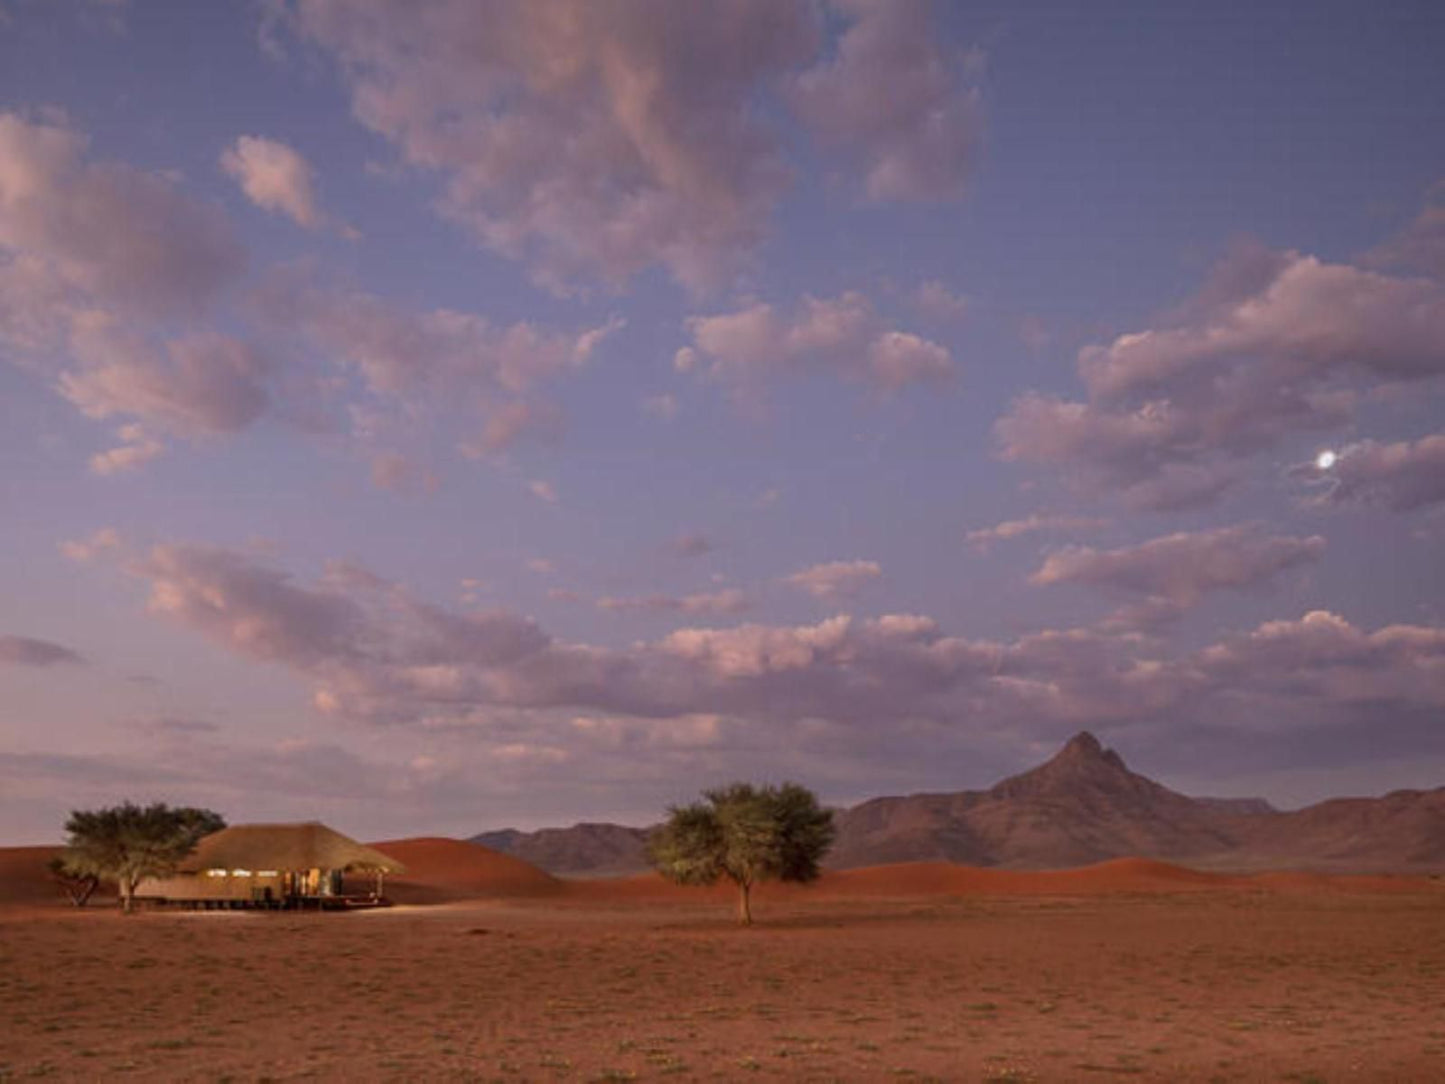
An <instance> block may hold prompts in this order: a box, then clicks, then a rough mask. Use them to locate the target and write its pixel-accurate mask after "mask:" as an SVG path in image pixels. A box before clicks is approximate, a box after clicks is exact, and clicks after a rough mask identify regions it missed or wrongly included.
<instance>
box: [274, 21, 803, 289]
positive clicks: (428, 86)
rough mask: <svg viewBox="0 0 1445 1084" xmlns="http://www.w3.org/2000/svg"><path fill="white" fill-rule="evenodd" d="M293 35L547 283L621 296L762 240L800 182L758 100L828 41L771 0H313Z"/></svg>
mask: <svg viewBox="0 0 1445 1084" xmlns="http://www.w3.org/2000/svg"><path fill="white" fill-rule="evenodd" d="M294 26H295V28H296V29H297V30H298V32H299V33H300V34H301V35H302V36H304V37H305V38H307V39H309V40H311V41H314V42H316V43H318V44H319V45H321V46H322V47H323V48H325V49H326V50H328V51H330V52H331V53H332V54H334V55H335V56H336V57H337V59H338V60H339V62H340V67H341V70H342V72H343V76H344V78H345V80H346V83H347V85H348V87H349V89H350V92H351V96H352V109H353V112H354V113H355V115H356V116H357V118H358V119H359V120H360V121H361V122H362V123H363V124H365V125H366V126H368V127H369V128H371V129H372V130H374V131H376V132H377V133H379V134H380V135H382V136H384V137H385V138H387V139H388V140H390V141H391V142H392V143H394V144H395V145H396V147H397V148H398V150H399V151H400V153H401V155H402V157H403V158H404V159H405V160H406V161H407V162H408V163H409V164H410V165H413V166H416V167H418V168H420V169H424V170H428V171H432V172H435V173H436V174H438V175H439V176H440V177H441V178H442V180H443V182H444V190H443V196H442V207H443V209H444V210H445V212H446V213H447V214H448V215H449V216H451V217H452V218H454V219H456V220H457V221H459V222H461V223H463V224H464V225H465V226H467V227H468V228H469V229H471V230H472V231H473V232H474V233H475V234H476V236H477V237H478V238H479V239H480V240H481V241H482V243H483V244H485V245H487V246H488V247H490V248H494V249H497V250H499V251H501V252H503V253H506V254H508V255H510V256H513V257H516V258H519V259H524V260H526V261H527V262H528V263H529V264H531V266H532V268H533V270H534V272H535V273H536V274H537V275H538V276H539V277H540V278H542V279H544V280H546V281H548V282H552V283H558V282H563V281H566V280H570V279H573V278H576V277H578V276H580V275H596V276H598V277H601V278H603V279H605V280H607V281H609V282H612V283H614V284H620V283H621V282H623V281H625V280H626V279H627V278H629V277H630V276H632V275H633V274H635V273H636V272H638V271H640V270H642V269H643V268H645V267H647V266H650V265H653V264H661V265H663V266H665V267H667V268H668V270H670V271H671V272H672V274H673V275H675V276H676V277H677V278H678V279H679V280H681V281H683V282H686V283H689V284H691V285H707V284H711V283H715V282H717V281H719V279H720V277H721V276H723V275H725V274H726V273H727V272H728V270H729V269H731V268H732V267H735V266H736V265H737V262H738V260H739V258H740V257H741V256H742V255H743V254H745V253H746V252H747V251H748V250H749V249H751V248H752V247H753V246H754V245H755V244H756V243H757V242H758V241H759V240H760V238H761V237H762V235H763V232H764V229H765V224H766V219H767V216H768V213H769V211H770V209H771V207H772V205H773V203H774V202H775V200H776V199H777V198H778V196H779V195H780V194H781V192H782V191H783V189H784V188H785V187H786V186H787V183H788V180H789V171H788V169H787V167H786V165H785V164H784V162H783V160H782V157H781V154H780V152H779V150H778V147H777V145H776V141H775V140H774V138H773V137H772V135H771V133H770V131H769V130H768V128H767V127H766V126H765V125H764V124H763V123H761V121H760V120H759V119H758V110H757V109H756V108H755V107H754V103H755V100H756V98H757V96H758V94H759V92H760V91H761V90H763V89H764V88H765V87H766V85H767V84H768V83H769V82H771V81H773V80H776V79H778V78H780V77H781V76H782V75H783V74H784V73H786V72H787V71H788V70H790V69H793V68H795V67H797V66H799V65H801V64H802V63H804V62H805V61H806V60H807V59H808V58H809V57H810V56H811V55H812V54H813V52H814V50H815V48H816V38H817V33H818V30H817V26H816V23H815V21H814V18H813V16H812V13H811V11H810V9H809V8H807V7H806V6H804V5H795V4H776V3H772V2H770V0H744V2H743V3H737V4H728V5H693V4H681V5H672V4H669V5H661V6H659V5H657V4H652V3H644V2H620V3H613V4H608V5H605V6H599V5H597V4H594V3H591V2H590V0H559V2H554V3H548V4H535V3H527V2H515V3H501V4H491V5H485V6H478V5H476V4H473V3H470V2H469V0H452V2H443V3H436V4H430V5H428V6H426V7H425V8H423V9H417V8H414V7H410V6H406V5H374V6H372V7H370V8H368V9H367V10H366V11H365V12H362V13H358V11H357V9H356V8H355V7H353V6H352V5H349V4H342V3H334V2H331V0H301V2H300V3H299V4H298V5H297V7H296V10H295V18H294Z"/></svg>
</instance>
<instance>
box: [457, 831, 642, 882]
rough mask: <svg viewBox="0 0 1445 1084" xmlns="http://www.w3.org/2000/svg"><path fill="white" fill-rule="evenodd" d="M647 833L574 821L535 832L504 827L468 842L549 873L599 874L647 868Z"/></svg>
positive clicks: (484, 833) (633, 871) (636, 870)
mask: <svg viewBox="0 0 1445 1084" xmlns="http://www.w3.org/2000/svg"><path fill="white" fill-rule="evenodd" d="M648 832H649V829H647V828H627V827H625V826H623V825H620V824H574V825H573V826H572V827H571V828H543V829H541V830H540V831H536V832H519V831H517V829H515V828H503V829H501V830H500V831H496V832H483V833H482V834H481V835H477V836H472V838H471V839H470V840H469V841H468V842H471V843H480V844H481V845H482V846H484V847H490V848H491V849H492V850H494V851H500V852H501V853H502V854H509V855H511V856H512V857H514V858H520V859H521V860H522V861H524V862H530V863H531V864H532V865H534V866H536V867H538V868H539V869H544V870H546V871H547V872H549V873H566V874H569V875H572V876H578V875H587V876H594V877H596V876H603V875H606V874H618V873H638V872H640V871H642V870H645V869H647V868H648V862H647V856H646V854H645V853H644V851H643V848H644V846H645V845H646V843H647V833H648Z"/></svg>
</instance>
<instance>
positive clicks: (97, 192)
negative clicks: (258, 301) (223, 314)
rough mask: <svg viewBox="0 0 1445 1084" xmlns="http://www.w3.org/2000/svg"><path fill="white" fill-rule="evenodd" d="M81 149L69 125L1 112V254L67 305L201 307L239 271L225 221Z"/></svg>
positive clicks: (140, 310)
mask: <svg viewBox="0 0 1445 1084" xmlns="http://www.w3.org/2000/svg"><path fill="white" fill-rule="evenodd" d="M87 149H88V140H87V138H86V137H85V136H84V135H83V134H81V133H80V132H78V131H76V130H75V129H73V128H70V127H67V126H65V125H63V124H54V123H39V122H29V121H27V120H25V119H24V118H22V117H21V116H19V115H18V114H16V113H0V252H3V253H6V254H8V255H9V256H10V257H11V258H12V259H17V260H19V261H20V263H21V266H22V267H23V268H24V269H25V270H26V273H27V274H28V275H30V276H32V277H34V278H41V279H44V280H47V281H49V282H50V283H52V284H53V287H52V288H53V289H54V290H55V291H57V292H61V291H63V292H64V293H65V294H66V295H67V296H69V297H70V298H71V300H72V303H79V302H89V303H99V304H102V305H105V306H107V307H114V308H116V309H118V310H121V311H123V312H126V313H129V314H142V315H146V316H175V315H185V314H194V313H196V312H198V311H201V310H203V309H204V308H205V307H206V306H207V305H209V304H210V303H211V302H212V301H213V300H214V299H215V298H216V296H217V295H218V294H219V293H220V291H221V290H222V289H223V288H224V287H225V286H226V285H228V284H229V283H230V282H232V281H234V280H235V278H236V277H237V276H238V275H239V274H240V272H241V271H242V270H243V268H244V265H245V252H244V250H243V249H242V247H241V245H240V244H239V242H238V241H237V240H236V238H235V237H234V235H233V234H232V232H231V229H230V226H229V224H228V223H227V221H226V219H225V217H224V216H223V215H222V214H221V212H220V211H218V210H217V209H216V208H214V207H211V206H209V205H207V204H203V203H199V202H197V201H195V200H192V199H190V198H189V197H187V196H185V195H183V194H181V193H180V192H178V191H177V190H176V188H175V186H174V184H173V183H172V182H171V181H170V180H168V179H167V178H166V177H164V176H162V175H161V174H158V173H147V172H144V171H142V170H137V169H133V168H131V167H130V166H126V165H123V164H120V163H116V162H91V161H88V160H87V157H86V152H87Z"/></svg>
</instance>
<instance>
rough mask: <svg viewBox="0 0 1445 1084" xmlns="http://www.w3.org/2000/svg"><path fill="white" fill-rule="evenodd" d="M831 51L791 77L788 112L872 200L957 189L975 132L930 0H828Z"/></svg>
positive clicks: (979, 118)
mask: <svg viewBox="0 0 1445 1084" xmlns="http://www.w3.org/2000/svg"><path fill="white" fill-rule="evenodd" d="M833 7H834V8H835V10H836V11H837V12H838V13H839V14H841V15H842V16H843V17H844V18H845V19H847V20H848V21H849V25H848V28H847V29H846V30H845V31H844V32H843V34H842V37H841V38H840V39H839V41H838V47H837V54H836V56H834V57H833V58H831V59H829V60H826V61H824V62H822V63H820V64H818V65H817V66H816V67H814V68H813V69H811V70H810V71H808V72H805V73H804V74H803V75H802V76H801V77H800V78H799V79H798V81H797V84H796V86H795V88H794V92H793V98H794V101H795V103H796V105H797V109H798V113H799V115H800V116H802V118H803V119H804V121H806V122H807V123H808V124H809V125H810V126H811V127H812V128H813V130H814V131H815V132H816V133H817V134H818V136H819V137H820V138H821V139H822V140H823V141H824V142H825V143H826V144H829V145H831V146H834V147H836V148H838V149H839V150H841V151H842V152H843V153H844V154H846V155H848V156H850V157H852V158H855V159H856V160H858V161H859V163H860V164H861V166H862V169H863V173H864V188H865V190H866V192H867V194H868V195H869V197H871V198H872V199H875V200H897V199H903V200H938V199H950V198H954V197H956V196H958V195H960V194H961V193H962V191H963V188H964V184H965V182H966V181H967V179H968V177H969V175H970V174H971V172H972V169H973V164H974V161H975V159H976V157H977V155H978V148H979V144H980V142H981V139H982V133H983V111H982V108H981V105H980V99H979V96H978V94H977V92H976V91H975V90H973V89H972V88H970V87H969V86H968V85H967V79H966V75H967V72H966V66H965V64H964V63H963V62H962V61H961V60H956V59H954V58H952V57H950V56H949V55H948V54H947V53H946V52H944V51H943V50H942V49H941V48H940V47H939V38H938V33H937V28H936V27H935V26H934V23H933V12H932V8H931V5H929V4H926V3H918V2H912V0H909V2H903V3H899V2H897V0H837V2H835V3H834V4H833Z"/></svg>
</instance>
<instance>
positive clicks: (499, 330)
mask: <svg viewBox="0 0 1445 1084" xmlns="http://www.w3.org/2000/svg"><path fill="white" fill-rule="evenodd" d="M253 303H254V306H255V308H256V310H257V312H258V314H259V315H260V318H261V320H262V322H263V323H264V324H265V325H266V326H267V327H269V328H270V329H272V331H273V332H275V333H277V334H282V335H287V336H298V337H300V338H301V339H302V340H303V341H305V342H306V343H308V344H309V345H310V346H311V347H312V348H313V349H314V350H315V351H317V352H318V353H319V354H320V356H321V357H322V358H323V359H325V360H326V361H327V362H328V363H329V364H330V365H332V366H334V367H335V368H338V369H340V370H342V371H350V372H354V373H355V374H357V375H358V376H359V377H360V379H361V381H362V383H363V385H364V387H365V390H366V392H367V393H368V395H369V396H370V397H371V399H372V401H373V402H374V403H375V404H378V405H379V406H387V405H389V406H396V405H403V406H405V407H407V408H408V409H409V410H410V411H412V412H416V411H419V410H421V409H422V408H424V407H425V408H428V409H430V410H432V411H441V412H453V411H462V412H463V413H467V414H470V413H473V412H474V413H475V414H478V415H480V416H481V417H482V419H483V429H482V432H481V434H480V436H478V437H477V438H476V439H474V440H471V441H465V442H463V443H462V446H461V450H462V452H463V454H464V455H468V456H471V457H474V458H476V457H481V456H486V455H491V454H495V453H497V452H500V451H502V450H504V449H506V448H507V447H509V446H511V445H512V444H513V443H515V442H516V441H517V440H519V439H520V438H521V437H522V436H523V435H525V434H528V433H532V432H538V433H544V434H545V433H551V432H555V430H556V429H557V427H558V425H559V419H560V415H559V412H558V411H557V409H556V408H555V407H553V406H551V405H550V404H547V403H545V402H541V401H538V400H537V399H536V398H535V397H534V396H535V392H536V391H537V390H538V389H539V388H540V387H542V386H543V385H545V384H547V383H549V382H551V381H553V380H556V379H558V378H560V377H561V376H563V375H565V374H567V373H570V372H574V371H576V370H578V369H580V368H581V367H582V366H584V365H586V364H587V362H588V361H589V360H590V359H591V357H592V356H593V354H594V353H595V352H596V351H597V349H598V348H599V347H600V345H601V344H602V342H603V341H604V340H605V339H606V338H607V337H608V336H610V335H612V334H613V333H614V332H616V331H617V330H618V329H619V328H621V327H622V326H623V321H622V320H621V318H619V317H612V318H611V319H609V320H607V321H605V322H603V323H601V324H598V325H596V326H593V327H589V328H582V329H580V330H574V331H565V332H564V331H556V330H552V329H550V328H546V327H543V326H540V325H538V324H535V323H531V322H528V321H519V322H517V323H513V324H510V325H498V324H495V323H493V322H492V321H490V320H488V319H487V318H486V317H484V316H480V315H478V314H476V313H470V312H459V311H456V310H453V309H432V310H429V311H418V310H414V309H408V308H405V307H403V306H400V305H397V304H395V303H393V302H391V301H389V300H387V299H385V298H382V297H378V296H376V295H374V294H369V293H364V292H361V291H355V290H342V289H336V288H331V287H327V286H323V285H320V284H318V283H317V282H316V281H314V279H313V278H312V276H310V275H309V274H307V273H306V272H304V271H298V270H296V269H291V270H288V271H286V272H283V273H278V274H275V275H273V276H271V277H270V279H269V280H268V281H267V282H266V283H264V284H263V286H262V287H261V288H260V289H258V290H257V291H256V294H255V297H254V299H253Z"/></svg>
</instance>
